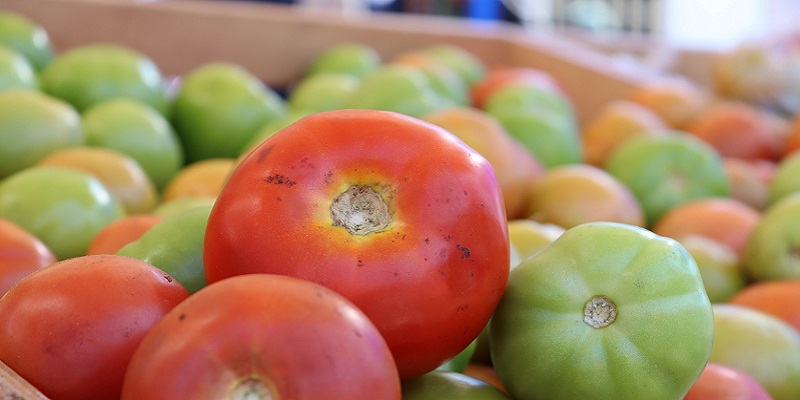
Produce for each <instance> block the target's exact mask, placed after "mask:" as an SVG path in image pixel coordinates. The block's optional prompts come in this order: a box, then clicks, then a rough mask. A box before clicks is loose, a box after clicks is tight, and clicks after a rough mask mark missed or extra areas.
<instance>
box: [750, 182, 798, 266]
mask: <svg viewBox="0 0 800 400" xmlns="http://www.w3.org/2000/svg"><path fill="white" fill-rule="evenodd" d="M799 218H800V192H794V193H790V194H787V195H784V196H782V197H781V198H780V199H779V200H777V201H776V202H775V203H774V204H772V205H770V206H769V207H767V209H766V210H764V212H763V213H762V214H761V218H760V219H759V221H758V223H757V224H756V226H755V228H753V230H752V231H751V232H750V235H749V236H748V239H747V242H746V243H745V247H744V251H743V252H742V266H743V267H744V271H745V273H746V274H747V276H748V278H750V279H752V280H755V281H763V280H772V279H797V278H800V259H798V257H797V249H798V248H800V224H798V219H799Z"/></svg>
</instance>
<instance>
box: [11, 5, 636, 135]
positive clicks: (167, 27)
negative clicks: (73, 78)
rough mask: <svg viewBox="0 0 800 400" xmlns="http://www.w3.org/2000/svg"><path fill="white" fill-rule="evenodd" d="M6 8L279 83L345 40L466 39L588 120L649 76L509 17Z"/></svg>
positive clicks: (153, 52) (67, 43) (50, 24)
mask: <svg viewBox="0 0 800 400" xmlns="http://www.w3.org/2000/svg"><path fill="white" fill-rule="evenodd" d="M0 8H2V9H6V10H11V11H16V12H20V13H22V14H24V15H27V16H28V17H29V18H31V19H33V20H35V21H37V22H38V23H40V24H41V25H42V26H43V27H44V28H45V29H46V30H47V31H48V32H49V33H50V36H51V40H52V41H53V42H54V44H55V46H56V51H64V50H67V49H69V48H71V47H74V46H78V45H83V44H89V43H96V42H99V41H105V42H115V43H121V44H125V45H128V46H131V47H133V48H135V49H137V50H139V51H141V52H143V53H144V54H147V55H148V56H150V57H151V58H153V60H154V61H155V62H156V63H157V64H158V65H159V67H160V68H161V69H162V72H163V73H165V74H175V75H180V74H182V73H185V72H187V71H189V70H190V69H192V68H194V67H197V66H199V65H201V64H203V63H206V62H209V61H213V60H217V61H230V62H235V63H238V64H240V65H242V66H244V67H245V68H247V69H248V70H250V71H251V72H253V73H254V74H256V75H257V76H259V77H261V78H262V79H263V80H264V81H265V82H267V83H268V84H269V85H272V86H284V85H287V84H290V83H291V82H294V81H296V80H297V79H298V78H299V77H300V74H301V72H302V71H303V69H304V68H305V67H306V66H307V65H308V63H309V62H310V60H311V59H312V58H313V57H315V56H316V55H318V54H319V53H320V52H321V51H322V50H324V49H326V48H327V47H328V46H331V45H333V44H335V43H338V42H342V41H358V42H362V43H365V44H368V45H370V46H373V47H374V48H375V49H377V50H378V52H379V53H380V54H381V55H382V56H383V57H384V58H386V59H388V58H390V57H392V56H394V55H397V54H399V53H401V52H404V51H408V50H413V49H418V48H420V47H422V46H425V45H430V44H436V43H450V44H455V45H458V46H461V47H463V48H465V49H467V50H469V51H471V52H472V53H474V54H475V55H477V56H478V57H480V58H481V59H482V60H484V61H485V62H486V63H487V64H489V65H517V66H529V67H535V68H540V69H543V70H545V71H548V72H550V73H551V74H552V75H553V76H554V77H555V78H556V79H557V80H558V81H559V82H560V83H561V84H562V85H563V87H564V89H565V90H566V92H567V94H568V95H569V96H570V97H571V98H572V99H573V102H574V103H575V106H576V109H577V114H578V118H579V119H580V120H583V119H585V118H586V117H587V116H589V115H591V114H593V113H594V112H595V111H596V110H597V109H598V108H599V107H601V106H603V105H605V104H606V103H608V102H609V101H610V100H613V99H618V98H621V97H624V96H626V95H627V94H628V92H629V91H630V89H631V87H632V86H633V85H636V84H638V83H639V82H642V81H643V80H644V79H649V78H650V77H651V76H650V75H649V74H642V73H637V74H631V72H630V71H629V70H626V69H624V68H618V67H617V66H616V64H614V63H611V62H609V60H608V57H606V56H605V55H603V54H601V53H600V52H597V51H595V50H590V49H589V48H588V47H586V46H582V45H579V44H577V43H576V42H574V41H572V40H567V39H565V38H563V37H560V36H556V35H548V34H536V35H534V34H531V33H530V32H527V31H525V30H524V29H523V28H522V27H520V26H518V25H515V24H511V23H505V22H491V21H473V20H466V19H462V18H455V17H443V16H425V15H411V14H404V15H400V14H394V13H372V14H369V13H360V14H351V15H344V14H342V13H338V12H335V11H331V10H319V9H318V10H312V9H304V8H301V7H299V6H287V5H282V4H273V3H256V2H243V1H203V0H160V1H134V0H2V1H0Z"/></svg>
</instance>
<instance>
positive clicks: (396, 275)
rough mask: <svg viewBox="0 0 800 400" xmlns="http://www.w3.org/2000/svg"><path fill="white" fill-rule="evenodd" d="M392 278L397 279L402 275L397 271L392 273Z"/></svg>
mask: <svg viewBox="0 0 800 400" xmlns="http://www.w3.org/2000/svg"><path fill="white" fill-rule="evenodd" d="M392 276H393V277H395V278H399V277H400V274H399V273H397V271H395V272H392Z"/></svg>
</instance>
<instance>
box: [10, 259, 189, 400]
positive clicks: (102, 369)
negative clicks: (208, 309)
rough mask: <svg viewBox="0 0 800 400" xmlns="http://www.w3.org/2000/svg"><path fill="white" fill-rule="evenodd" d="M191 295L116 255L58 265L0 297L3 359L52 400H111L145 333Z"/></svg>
mask: <svg viewBox="0 0 800 400" xmlns="http://www.w3.org/2000/svg"><path fill="white" fill-rule="evenodd" d="M188 296H189V292H187V291H186V289H184V288H183V286H181V285H180V284H179V283H178V282H177V281H175V280H174V279H172V277H170V276H169V275H166V274H165V273H164V272H162V271H161V270H159V269H157V268H155V267H153V266H152V265H150V264H146V263H144V262H142V261H139V260H137V259H134V258H129V257H124V256H117V255H92V256H80V257H75V258H70V259H66V260H62V261H59V262H57V263H54V264H51V265H50V266H48V267H47V268H43V269H40V270H38V271H36V272H34V273H33V274H31V275H29V276H28V277H26V278H24V279H22V280H21V281H19V283H17V284H16V285H14V287H12V288H11V290H9V291H8V293H6V295H5V296H3V297H2V298H0V315H2V316H3V317H2V318H0V360H2V361H3V362H5V363H6V364H7V365H8V366H9V367H11V369H13V370H15V371H16V372H17V373H18V374H19V375H21V376H22V377H23V378H25V379H26V380H27V381H28V382H30V383H31V384H32V385H33V386H35V387H36V388H38V389H39V390H40V391H41V392H42V393H44V394H45V395H46V396H48V397H49V398H53V399H93V400H100V399H116V398H119V395H120V391H121V388H122V378H123V375H124V373H125V369H126V368H127V366H128V362H129V360H130V358H131V355H132V354H133V351H134V350H135V349H136V346H138V345H139V342H140V341H141V340H142V338H143V337H144V335H145V333H146V332H147V331H148V330H149V329H150V328H151V327H152V326H153V325H154V324H155V323H156V322H157V321H158V320H159V319H161V318H162V317H163V316H164V314H166V312H167V311H169V310H170V309H171V308H172V307H174V306H175V305H177V304H178V303H179V302H180V301H182V300H184V299H185V298H187V297H188Z"/></svg>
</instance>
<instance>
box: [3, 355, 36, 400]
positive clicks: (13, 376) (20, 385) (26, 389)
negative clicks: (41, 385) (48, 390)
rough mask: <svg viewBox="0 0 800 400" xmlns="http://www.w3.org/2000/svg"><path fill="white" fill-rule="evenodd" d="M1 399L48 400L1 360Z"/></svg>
mask: <svg viewBox="0 0 800 400" xmlns="http://www.w3.org/2000/svg"><path fill="white" fill-rule="evenodd" d="M0 399H8V400H47V397H46V396H45V395H44V394H42V393H41V392H40V391H39V390H37V389H36V388H35V387H33V386H32V385H31V384H30V383H28V382H27V381H26V380H25V379H23V378H22V377H21V376H19V374H17V373H16V372H14V370H12V369H11V368H9V367H8V365H6V364H5V363H3V362H2V361H0Z"/></svg>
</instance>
